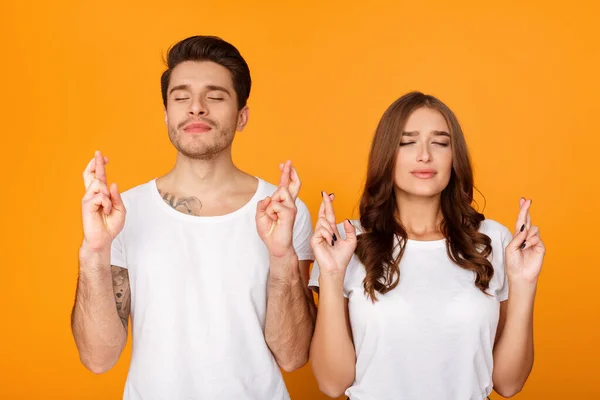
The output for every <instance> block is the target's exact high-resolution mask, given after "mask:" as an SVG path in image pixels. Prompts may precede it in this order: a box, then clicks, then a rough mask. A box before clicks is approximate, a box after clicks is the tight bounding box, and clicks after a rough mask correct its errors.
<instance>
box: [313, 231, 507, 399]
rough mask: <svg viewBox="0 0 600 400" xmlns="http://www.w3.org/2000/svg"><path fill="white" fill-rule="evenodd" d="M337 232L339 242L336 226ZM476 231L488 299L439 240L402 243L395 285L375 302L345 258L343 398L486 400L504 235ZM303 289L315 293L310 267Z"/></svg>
mask: <svg viewBox="0 0 600 400" xmlns="http://www.w3.org/2000/svg"><path fill="white" fill-rule="evenodd" d="M353 224H354V226H359V225H360V223H359V222H358V221H353ZM338 230H339V231H340V235H342V236H344V235H345V234H344V229H343V227H342V225H339V226H338ZM479 230H480V232H482V233H484V234H486V235H487V236H489V237H490V239H491V240H492V254H491V255H490V257H489V259H490V261H491V262H492V265H493V267H494V276H493V278H492V280H491V282H490V286H489V289H488V291H487V292H488V294H490V296H487V295H485V294H484V293H482V292H481V291H480V290H479V289H478V288H477V287H476V286H475V284H474V278H475V275H474V273H473V272H471V271H468V270H465V269H463V268H461V267H459V266H458V265H456V264H455V263H453V262H452V261H451V260H450V258H449V257H448V254H447V252H446V240H444V239H442V240H436V241H429V242H423V241H415V240H408V241H407V243H406V249H405V252H404V255H403V257H402V260H401V262H400V281H399V283H398V286H397V287H396V288H395V289H393V290H391V291H390V292H388V293H386V294H384V295H382V294H379V295H378V296H377V298H378V301H376V302H375V303H373V302H372V301H371V300H370V299H369V298H368V297H367V296H366V295H365V292H364V286H363V280H364V278H365V268H364V266H363V265H362V263H361V262H360V261H359V260H358V257H357V256H356V255H353V256H352V259H351V261H350V264H349V265H348V269H347V271H346V276H345V280H344V296H346V297H347V298H348V299H349V303H348V304H349V312H350V323H351V326H352V335H353V338H354V347H355V350H356V377H355V381H354V383H353V385H352V386H351V387H350V388H348V390H347V391H346V395H348V396H349V397H350V399H352V400H386V399H389V400H392V399H393V400H444V399H446V400H471V399H473V400H475V399H476V400H481V399H485V398H486V397H487V396H488V395H489V394H490V392H491V391H492V386H493V383H492V369H493V366H494V362H493V358H492V350H493V347H494V339H495V335H496V328H497V326H498V318H499V311H500V302H502V301H505V300H506V299H507V298H508V283H507V279H506V275H505V263H504V249H505V247H506V246H507V245H508V243H509V242H510V241H511V239H512V235H511V233H510V231H509V230H508V229H507V228H506V227H504V226H502V225H501V224H499V223H497V222H495V221H492V220H485V221H483V222H482V223H481V226H480V229H479ZM360 233H361V232H360V230H358V234H360ZM309 286H311V287H317V286H319V267H318V265H317V263H316V262H315V265H314V267H313V270H312V273H311V279H310V282H309Z"/></svg>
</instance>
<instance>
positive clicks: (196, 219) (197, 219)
mask: <svg viewBox="0 0 600 400" xmlns="http://www.w3.org/2000/svg"><path fill="white" fill-rule="evenodd" d="M255 178H256V180H257V181H258V184H257V185H256V192H254V195H253V196H252V198H250V200H249V201H248V202H247V203H246V204H244V205H243V206H241V207H240V208H238V209H237V210H235V211H232V212H230V213H229V214H225V215H214V216H195V215H188V214H184V213H182V212H179V211H177V210H175V209H174V208H172V207H170V206H169V205H167V204H166V203H165V201H164V199H163V198H162V197H161V195H160V192H159V191H158V186H157V185H156V180H157V178H154V179H152V180H151V181H150V182H148V184H149V187H150V191H151V196H152V198H153V199H154V202H155V203H156V205H157V206H158V207H159V208H160V209H161V210H162V211H163V212H165V213H167V214H169V215H170V216H172V217H175V218H177V219H180V220H182V221H186V222H189V223H208V222H210V223H214V222H221V221H227V220H230V219H233V218H235V217H237V216H239V215H242V214H245V213H246V212H248V211H249V210H253V209H254V207H255V205H256V203H257V202H258V201H259V200H262V199H259V197H260V193H262V192H263V190H262V189H263V186H264V181H263V180H262V179H260V178H259V177H256V176H255Z"/></svg>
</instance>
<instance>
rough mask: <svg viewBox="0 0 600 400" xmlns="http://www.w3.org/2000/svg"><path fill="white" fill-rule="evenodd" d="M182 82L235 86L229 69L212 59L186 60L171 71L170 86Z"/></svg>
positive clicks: (193, 84) (194, 84)
mask: <svg viewBox="0 0 600 400" xmlns="http://www.w3.org/2000/svg"><path fill="white" fill-rule="evenodd" d="M180 84H189V85H192V86H196V85H200V86H206V85H218V86H224V87H229V88H231V87H232V86H233V82H232V79H231V73H230V72H229V70H228V69H227V68H225V67H223V66H222V65H219V64H217V63H214V62H212V61H185V62H182V63H181V64H179V65H177V66H176V67H175V68H174V69H173V72H172V73H171V81H170V85H169V86H175V85H180Z"/></svg>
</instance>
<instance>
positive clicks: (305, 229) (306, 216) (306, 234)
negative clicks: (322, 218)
mask: <svg viewBox="0 0 600 400" xmlns="http://www.w3.org/2000/svg"><path fill="white" fill-rule="evenodd" d="M296 208H297V212H296V221H295V222H294V239H293V240H294V250H295V251H296V254H297V255H298V260H299V261H302V260H310V261H312V260H314V259H315V256H314V254H313V251H312V248H311V247H310V237H311V236H312V233H313V229H312V220H311V218H310V212H309V211H308V207H306V204H304V202H303V201H302V200H300V199H298V200H296Z"/></svg>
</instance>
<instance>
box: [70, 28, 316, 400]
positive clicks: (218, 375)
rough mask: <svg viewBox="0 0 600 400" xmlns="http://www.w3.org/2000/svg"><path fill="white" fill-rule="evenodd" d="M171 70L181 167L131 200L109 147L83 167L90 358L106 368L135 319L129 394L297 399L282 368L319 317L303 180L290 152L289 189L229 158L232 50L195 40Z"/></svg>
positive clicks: (243, 118)
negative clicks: (114, 172)
mask: <svg viewBox="0 0 600 400" xmlns="http://www.w3.org/2000/svg"><path fill="white" fill-rule="evenodd" d="M167 66H168V69H167V70H166V71H165V72H164V74H163V75H162V78H161V88H162V96H163V103H164V107H165V122H166V125H167V127H168V132H169V138H170V140H171V142H172V143H173V145H174V146H175V148H176V149H177V160H176V163H175V167H174V168H173V169H172V170H171V171H170V172H168V173H167V174H166V175H164V176H162V177H160V178H158V179H155V180H152V181H150V182H148V183H146V184H143V185H140V186H138V187H135V188H133V189H131V190H129V191H127V192H125V193H124V194H123V198H122V199H121V196H120V194H119V192H118V189H117V186H116V185H115V184H114V183H113V184H112V185H110V186H109V185H108V181H107V178H106V172H105V164H106V162H107V161H108V159H106V158H105V157H103V156H102V155H101V154H100V153H99V152H96V155H95V157H94V159H93V160H92V161H90V163H89V164H88V166H87V168H86V170H85V171H84V183H85V185H86V188H87V192H86V194H85V196H84V198H83V202H82V210H83V230H84V241H83V244H82V246H81V249H80V266H79V281H78V286H77V297H76V301H75V306H74V308H73V315H72V328H73V335H74V337H75V341H76V344H77V348H78V350H79V354H80V358H81V361H82V363H83V364H84V365H85V366H86V367H87V368H88V369H90V370H91V371H92V372H95V373H102V372H105V371H107V370H108V369H110V368H111V367H112V366H113V365H114V364H115V363H116V362H117V360H118V358H119V356H120V354H121V352H122V350H123V348H124V346H125V344H126V341H127V324H128V317H129V316H130V315H131V320H132V324H133V325H132V333H133V353H132V358H131V365H130V369H129V374H128V377H127V383H126V386H125V391H124V398H125V399H128V400H138V399H144V400H147V399H169V400H171V399H210V400H216V399H228V400H229V399H254V400H280V399H289V394H288V393H287V390H286V388H285V385H284V382H283V379H282V376H281V372H280V370H279V368H278V365H279V366H280V367H281V368H283V369H284V370H286V371H293V370H295V369H297V368H299V367H301V366H302V365H304V364H305V363H306V362H307V358H308V352H309V345H310V340H311V337H312V333H313V326H314V315H315V306H314V304H313V302H312V296H311V294H310V292H309V291H308V288H307V282H308V269H309V263H310V261H311V260H312V259H313V254H312V251H311V249H310V242H309V241H310V235H311V233H312V228H311V225H312V224H311V220H310V215H309V213H308V210H307V208H306V206H305V205H304V203H302V202H301V201H300V200H297V196H298V191H299V189H300V180H299V178H298V175H297V173H296V171H295V170H294V168H293V167H292V166H291V162H289V161H288V162H287V163H285V164H284V165H281V166H280V169H281V173H282V174H281V180H280V184H279V187H275V186H273V185H271V184H269V183H267V182H265V181H263V180H261V179H258V178H255V177H253V176H251V175H248V174H247V173H245V172H243V171H241V170H239V169H238V168H236V167H235V165H234V163H233V161H232V156H231V144H232V141H233V138H234V136H235V132H236V131H241V130H243V129H244V127H245V126H246V124H247V122H248V106H247V104H246V101H247V99H248V96H249V94H250V86H251V79H250V71H249V69H248V66H247V64H246V62H245V61H244V59H243V58H242V56H241V55H240V54H239V52H238V51H237V49H236V48H235V47H234V46H232V45H231V44H229V43H227V42H225V41H223V40H221V39H219V38H216V37H207V36H195V37H190V38H188V39H185V40H183V41H181V42H179V43H177V44H176V45H175V46H174V47H172V48H171V49H170V50H169V53H168V57H167ZM126 209H127V217H125V210H126Z"/></svg>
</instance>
